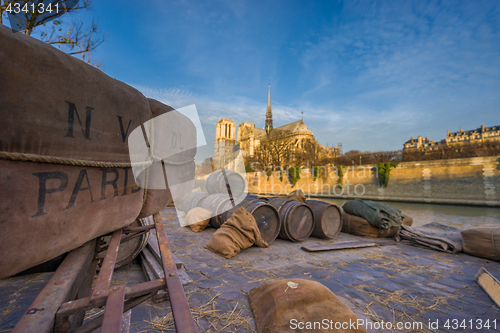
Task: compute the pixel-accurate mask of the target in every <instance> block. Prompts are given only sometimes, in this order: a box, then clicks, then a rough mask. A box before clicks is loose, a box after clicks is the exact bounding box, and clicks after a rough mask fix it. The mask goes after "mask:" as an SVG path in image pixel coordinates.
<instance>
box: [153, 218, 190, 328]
mask: <svg viewBox="0 0 500 333" xmlns="http://www.w3.org/2000/svg"><path fill="white" fill-rule="evenodd" d="M153 218H154V222H155V227H156V234H157V237H158V245H159V246H160V253H161V258H162V263H163V270H164V272H165V280H166V282H167V290H168V294H169V297H170V305H171V306H172V315H173V317H174V322H175V329H176V331H177V332H179V333H184V332H189V333H191V332H192V333H196V332H197V330H196V325H195V323H194V320H193V315H192V314H191V309H190V308H189V304H188V301H187V298H186V294H185V293H184V289H183V288H182V283H181V279H180V278H179V274H178V273H177V268H176V267H175V263H174V260H173V258H172V252H171V251H170V246H169V244H168V239H167V235H166V233H165V229H164V228H163V224H162V222H161V217H160V214H155V215H154V216H153Z"/></svg>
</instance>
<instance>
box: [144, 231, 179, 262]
mask: <svg viewBox="0 0 500 333" xmlns="http://www.w3.org/2000/svg"><path fill="white" fill-rule="evenodd" d="M146 247H147V248H148V249H149V251H151V253H152V254H153V256H154V257H155V258H156V260H157V261H158V262H161V255H160V248H159V246H158V238H157V237H156V235H155V233H154V232H152V233H150V234H149V241H148V244H147V246H146ZM172 258H174V262H175V267H177V269H179V268H182V267H183V266H184V263H183V262H182V261H181V260H179V258H177V257H176V256H175V255H174V254H173V253H172Z"/></svg>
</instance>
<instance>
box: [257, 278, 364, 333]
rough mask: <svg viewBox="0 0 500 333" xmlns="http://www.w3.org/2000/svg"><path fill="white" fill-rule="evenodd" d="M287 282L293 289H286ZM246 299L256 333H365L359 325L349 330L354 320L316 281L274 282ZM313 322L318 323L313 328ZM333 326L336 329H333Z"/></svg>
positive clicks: (355, 319) (265, 285)
mask: <svg viewBox="0 0 500 333" xmlns="http://www.w3.org/2000/svg"><path fill="white" fill-rule="evenodd" d="M288 282H293V283H296V284H297V287H296V288H295V289H292V288H290V287H289V286H288ZM248 298H249V299H250V306H251V308H252V312H253V315H254V317H255V325H256V326H257V332H259V333H283V332H343V333H354V332H356V333H361V332H366V330H365V328H364V327H363V326H362V325H359V326H354V327H355V328H354V329H353V328H349V326H350V325H349V323H352V322H354V323H357V320H358V317H357V316H356V315H355V314H354V312H352V311H351V309H349V308H348V307H347V306H346V305H345V304H344V303H343V302H342V301H341V300H340V299H338V298H337V296H335V294H334V293H332V292H331V291H330V289H328V288H327V287H325V286H324V285H322V284H321V283H319V282H316V281H309V280H303V279H280V280H274V281H271V282H268V283H266V284H263V285H261V286H259V287H256V288H254V289H252V290H250V292H249V293H248ZM325 319H326V323H325ZM299 322H302V323H303V324H302V325H301V326H300V327H303V329H299V328H298V327H299V326H298V323H299ZM315 322H316V323H319V324H317V325H318V326H316V327H314V323H315ZM307 323H310V325H311V326H308V325H307ZM336 323H337V328H339V327H340V329H337V328H335V324H336ZM342 323H347V324H348V326H344V329H342V328H341V326H339V324H340V325H342ZM344 325H345V324H344ZM346 327H347V328H346Z"/></svg>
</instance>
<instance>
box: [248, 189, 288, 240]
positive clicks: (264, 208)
mask: <svg viewBox="0 0 500 333" xmlns="http://www.w3.org/2000/svg"><path fill="white" fill-rule="evenodd" d="M245 209H246V210H247V211H248V212H249V213H251V214H252V215H253V217H254V218H255V222H257V227H258V228H259V231H260V235H261V236H262V239H263V240H264V241H266V243H267V244H271V243H272V242H273V241H274V240H275V239H276V237H278V234H279V232H280V229H281V220H280V215H279V213H278V211H277V210H276V208H274V207H273V206H271V205H270V204H268V203H265V202H263V201H260V200H258V199H257V200H254V201H250V202H249V203H248V204H247V206H246V207H245Z"/></svg>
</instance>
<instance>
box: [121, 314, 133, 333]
mask: <svg viewBox="0 0 500 333" xmlns="http://www.w3.org/2000/svg"><path fill="white" fill-rule="evenodd" d="M130 319H132V309H130V310H128V311H127V312H125V313H124V314H123V316H122V331H121V333H130Z"/></svg>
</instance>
